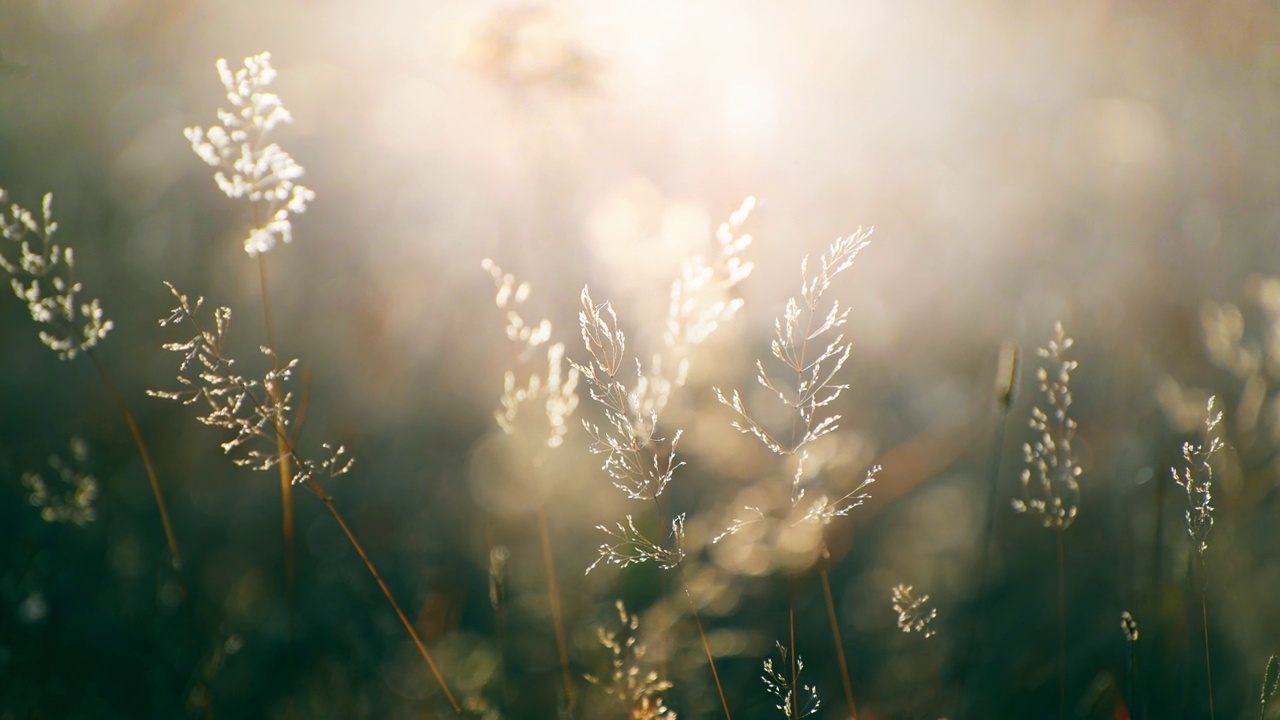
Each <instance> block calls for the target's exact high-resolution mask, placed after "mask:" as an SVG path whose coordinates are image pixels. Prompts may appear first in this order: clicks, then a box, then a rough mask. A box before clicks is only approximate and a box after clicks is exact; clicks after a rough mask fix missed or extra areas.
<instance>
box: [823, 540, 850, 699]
mask: <svg viewBox="0 0 1280 720" xmlns="http://www.w3.org/2000/svg"><path fill="white" fill-rule="evenodd" d="M823 550H824V554H825V555H826V556H827V559H826V560H825V561H824V562H823V564H822V566H821V567H820V568H819V569H818V577H820V578H822V595H823V597H824V598H825V599H826V601H827V622H829V623H830V624H831V639H832V640H834V641H835V643H836V660H837V661H839V663H840V682H841V683H842V684H843V685H844V699H845V702H847V703H848V704H849V717H850V718H851V720H857V718H858V706H857V705H856V704H855V703H854V701H853V681H852V680H851V679H850V677H849V661H848V660H847V659H845V654H844V641H843V640H841V639H840V622H839V620H838V619H837V618H836V604H835V600H834V599H833V598H832V596H831V576H830V573H828V571H827V562H830V558H831V556H830V554H829V553H827V552H826V549H825V548H823Z"/></svg>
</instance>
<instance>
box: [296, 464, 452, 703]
mask: <svg viewBox="0 0 1280 720" xmlns="http://www.w3.org/2000/svg"><path fill="white" fill-rule="evenodd" d="M290 453H292V450H290ZM307 485H308V487H309V488H310V489H311V490H312V491H313V492H314V493H315V494H316V496H317V497H319V498H320V500H321V501H322V502H324V505H325V507H326V508H328V509H329V513H330V514H331V515H333V519H334V520H336V521H337V522H338V525H339V527H341V528H342V532H343V534H344V535H346V536H347V540H348V541H350V542H351V547H353V548H355V551H356V554H357V555H359V556H360V560H361V561H362V562H364V566H365V568H367V569H368V570H369V574H370V575H373V579H374V580H375V581H377V583H378V587H379V588H380V589H381V590H382V594H383V595H384V596H385V597H386V598H387V602H388V603H390V604H391V609H393V610H395V613H396V617H398V618H400V624H401V625H404V629H405V631H406V632H408V633H409V637H410V639H412V640H413V644H414V646H415V647H417V648H418V654H420V655H422V659H423V660H426V661H427V667H429V668H431V674H432V675H434V676H435V679H436V682H437V683H439V685H440V689H441V690H442V691H444V695H445V697H446V698H447V699H448V700H449V705H451V706H452V707H453V711H454V712H455V713H457V714H458V715H461V714H462V706H460V705H459V704H458V701H457V699H456V698H454V696H453V692H452V691H451V690H449V685H448V683H446V682H445V681H444V675H443V674H441V672H440V668H439V666H437V665H436V661H435V658H433V657H432V656H431V651H430V650H427V646H426V644H425V643H423V642H422V638H421V637H420V636H419V635H418V631H417V630H416V629H415V628H414V627H413V623H411V622H409V617H408V616H407V615H405V613H404V610H403V609H401V607H400V603H399V602H396V598H395V596H394V595H392V594H391V588H389V587H387V583H386V581H384V580H383V579H382V574H381V573H379V572H378V568H377V566H375V565H374V564H373V561H372V560H370V559H369V555H368V554H367V553H365V551H364V546H363V545H361V544H360V541H359V540H357V539H356V536H355V534H354V533H352V532H351V528H350V527H348V526H347V521H346V520H344V519H343V518H342V513H340V512H338V507H337V506H336V505H334V504H333V498H332V497H330V495H329V493H328V492H327V491H326V490H325V489H324V486H323V485H321V484H320V481H319V480H318V479H316V478H315V477H312V478H310V479H308V480H307Z"/></svg>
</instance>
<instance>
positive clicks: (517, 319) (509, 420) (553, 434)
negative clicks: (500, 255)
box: [480, 258, 578, 448]
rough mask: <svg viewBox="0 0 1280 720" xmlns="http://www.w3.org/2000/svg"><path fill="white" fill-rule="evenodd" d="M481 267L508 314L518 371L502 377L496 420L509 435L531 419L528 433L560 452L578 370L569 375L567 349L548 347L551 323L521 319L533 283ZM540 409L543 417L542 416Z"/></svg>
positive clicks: (490, 266) (494, 267) (490, 263)
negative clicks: (530, 408) (544, 347)
mask: <svg viewBox="0 0 1280 720" xmlns="http://www.w3.org/2000/svg"><path fill="white" fill-rule="evenodd" d="M480 265H481V267H482V268H484V269H485V270H486V271H487V272H488V273H489V275H490V276H491V277H492V278H493V281H494V284H495V285H496V286H497V294H496V295H495V296H494V303H495V304H496V305H497V306H498V309H500V310H504V311H506V315H507V327H506V334H507V339H508V340H510V341H511V343H512V348H513V351H514V360H513V367H511V368H510V369H508V370H507V371H506V373H505V374H504V375H503V382H502V397H501V398H500V399H499V409H498V410H497V411H495V412H494V418H495V419H496V420H497V423H498V427H500V428H502V430H503V432H505V433H507V434H508V435H515V434H517V433H519V432H523V430H522V429H521V423H520V421H521V420H522V419H526V420H528V421H529V425H530V427H528V428H527V431H528V432H529V433H531V434H534V435H536V436H538V437H541V438H545V443H546V446H547V447H549V448H558V447H560V446H561V445H562V444H563V443H564V437H565V435H566V434H567V433H568V431H569V429H568V425H567V423H566V421H567V420H568V418H569V416H570V415H572V414H573V412H574V411H575V410H576V409H577V407H578V393H577V388H578V370H577V368H575V367H573V366H570V367H569V368H568V370H567V371H566V370H565V368H564V360H565V358H564V343H550V342H549V341H550V339H551V322H550V321H549V320H546V319H543V320H541V321H540V322H538V323H536V324H530V323H527V322H526V321H525V319H524V317H523V316H522V315H521V310H522V306H523V304H524V302H525V301H526V300H528V299H529V294H530V287H529V283H527V282H517V281H516V278H515V276H514V275H511V274H510V273H507V272H503V270H502V268H501V267H499V266H498V264H497V263H495V262H493V261H492V260H490V259H488V258H485V259H484V260H483V261H481V263H480ZM544 345H545V346H546V351H545V352H546V356H545V358H546V359H545V361H542V358H541V357H540V356H538V352H539V348H541V347H542V346H544ZM542 362H545V365H543V364H542ZM544 368H545V370H544ZM526 407H533V408H534V409H535V412H534V414H533V416H532V417H530V413H527V412H524V409H525V408H526ZM539 407H540V408H541V409H542V413H537V408H539Z"/></svg>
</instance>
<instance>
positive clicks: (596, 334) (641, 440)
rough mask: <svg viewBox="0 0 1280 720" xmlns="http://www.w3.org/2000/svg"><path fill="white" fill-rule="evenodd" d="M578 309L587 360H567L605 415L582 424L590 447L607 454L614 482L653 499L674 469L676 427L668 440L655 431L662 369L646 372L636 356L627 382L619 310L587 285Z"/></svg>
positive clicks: (642, 497) (606, 466)
mask: <svg viewBox="0 0 1280 720" xmlns="http://www.w3.org/2000/svg"><path fill="white" fill-rule="evenodd" d="M581 301H582V310H581V312H579V313H578V323H579V326H580V329H581V332H582V341H583V345H584V346H585V347H586V350H587V352H588V353H589V354H590V355H591V362H588V363H577V362H572V361H571V362H570V365H571V367H573V368H574V369H575V370H577V372H578V374H579V375H580V376H581V377H582V378H583V379H585V380H586V381H587V387H588V390H589V392H590V395H591V399H592V400H594V401H595V402H597V403H598V404H599V405H600V407H601V409H602V410H603V411H604V415H605V420H606V422H605V425H604V426H603V427H602V426H600V425H597V424H595V423H592V422H589V421H587V420H583V421H582V425H583V427H585V428H586V430H587V433H588V434H589V435H590V436H591V441H592V442H591V447H590V450H591V452H592V453H596V454H600V455H604V456H605V461H604V470H605V472H606V473H607V474H608V475H609V477H610V478H611V479H612V480H613V484H614V485H615V486H616V487H617V488H618V489H620V490H622V491H623V492H624V493H626V494H627V496H628V497H630V498H632V499H636V500H652V499H655V498H657V497H658V496H660V495H661V494H662V493H663V491H664V490H666V487H667V484H668V483H670V482H671V478H672V476H673V475H674V473H675V471H676V470H677V469H678V468H679V467H680V466H681V465H682V464H683V463H678V462H676V459H675V453H676V445H677V444H678V443H679V442H680V435H681V433H680V432H679V431H677V432H676V433H675V434H674V435H673V436H672V437H671V439H670V440H669V441H668V440H667V439H666V438H662V437H659V436H658V435H657V434H656V433H657V427H658V410H657V408H658V407H659V406H660V405H662V404H663V402H665V396H666V393H668V392H670V385H669V384H668V383H666V382H665V381H663V380H661V378H662V374H661V373H660V372H648V373H646V372H645V371H644V369H643V368H642V367H641V365H640V361H639V359H635V360H634V362H635V368H636V382H635V384H634V385H633V386H632V387H630V388H628V387H627V386H626V385H625V384H624V383H623V381H622V380H621V379H620V378H619V375H620V373H621V371H622V367H623V364H624V362H626V360H625V358H626V336H625V335H624V334H623V332H622V330H621V329H619V328H618V316H617V314H616V313H615V312H614V310H613V306H612V305H610V304H609V303H607V302H604V303H599V304H597V303H596V302H595V301H594V300H593V299H592V298H591V293H590V291H589V290H588V289H587V288H585V287H584V288H583V289H582V295H581Z"/></svg>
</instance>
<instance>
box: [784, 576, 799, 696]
mask: <svg viewBox="0 0 1280 720" xmlns="http://www.w3.org/2000/svg"><path fill="white" fill-rule="evenodd" d="M787 630H788V631H789V632H790V635H791V654H790V655H788V656H787V659H788V661H789V662H790V663H791V693H790V694H791V710H790V711H789V712H787V717H791V718H798V717H800V670H799V668H798V667H797V663H796V656H797V655H798V654H799V653H797V652H796V585H795V582H794V581H793V582H792V583H791V598H790V599H789V600H788V601H787Z"/></svg>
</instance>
